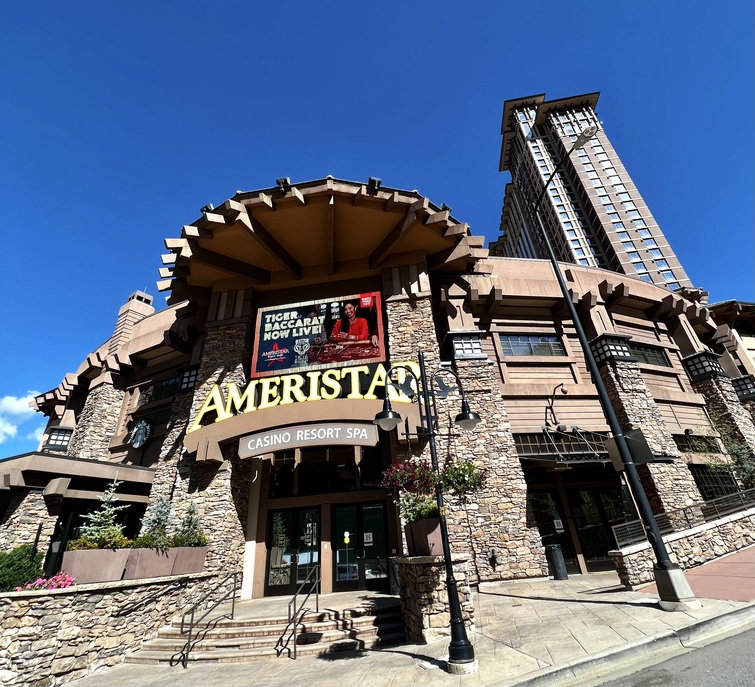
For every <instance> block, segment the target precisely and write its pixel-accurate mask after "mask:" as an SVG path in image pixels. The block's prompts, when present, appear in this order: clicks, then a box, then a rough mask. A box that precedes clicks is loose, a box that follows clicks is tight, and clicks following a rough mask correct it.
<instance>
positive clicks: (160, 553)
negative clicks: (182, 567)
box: [123, 549, 177, 580]
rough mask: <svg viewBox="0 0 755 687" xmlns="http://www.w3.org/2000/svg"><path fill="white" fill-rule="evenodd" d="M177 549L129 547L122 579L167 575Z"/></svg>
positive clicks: (169, 572)
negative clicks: (129, 550)
mask: <svg viewBox="0 0 755 687" xmlns="http://www.w3.org/2000/svg"><path fill="white" fill-rule="evenodd" d="M176 551H177V549H131V552H130V553H129V556H128V561H127V563H126V571H125V574H124V576H123V579H124V580H144V579H146V578H149V577H167V576H168V575H170V574H171V573H172V572H173V564H174V563H175V562H176Z"/></svg>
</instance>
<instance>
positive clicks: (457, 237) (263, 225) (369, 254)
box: [157, 177, 487, 303]
mask: <svg viewBox="0 0 755 687" xmlns="http://www.w3.org/2000/svg"><path fill="white" fill-rule="evenodd" d="M165 245H166V247H167V249H168V251H169V252H168V253H167V254H165V255H163V256H162V262H163V265H164V266H163V267H162V268H161V269H160V276H161V277H162V280H161V281H159V282H158V283H157V287H158V290H160V291H170V296H169V298H168V303H176V302H180V301H185V300H189V301H196V302H206V301H208V300H209V298H210V295H211V294H212V291H213V290H217V291H225V290H231V289H244V288H249V287H253V288H255V289H256V290H259V291H265V290H273V289H280V288H290V287H293V286H308V285H310V284H316V283H320V282H323V281H330V280H334V279H338V280H342V279H352V278H358V277H365V276H372V275H380V274H381V273H382V271H383V270H384V269H385V268H388V267H394V266H399V265H403V264H417V263H418V262H420V261H422V260H424V261H425V263H426V265H427V270H428V271H429V272H433V271H442V272H465V271H468V270H469V269H471V267H472V266H473V264H474V263H475V262H476V261H477V260H480V259H483V258H485V257H486V256H487V250H486V249H484V248H483V245H484V238H483V237H482V236H472V234H471V232H470V229H469V226H468V225H467V224H464V223H462V222H458V221H457V220H456V219H454V218H453V217H452V216H451V213H450V210H449V209H448V208H445V206H441V207H439V206H437V205H435V204H433V203H432V202H430V201H429V200H428V199H427V198H425V197H424V196H422V195H421V194H419V193H418V192H417V191H402V190H399V189H393V188H385V187H375V185H372V186H368V185H366V184H361V183H358V182H351V181H343V180H338V179H334V178H332V177H327V178H325V179H320V180H317V181H311V182H306V183H302V184H297V185H292V186H286V187H281V188H268V189H263V190H260V191H249V192H237V193H236V195H234V196H233V197H232V198H230V199H228V200H226V201H225V202H224V203H223V204H222V205H220V207H217V208H213V207H212V206H205V207H204V208H202V216H201V217H200V218H199V219H198V220H196V221H195V222H193V223H192V224H190V225H186V226H184V227H183V228H182V230H181V235H180V237H178V238H169V239H166V240H165Z"/></svg>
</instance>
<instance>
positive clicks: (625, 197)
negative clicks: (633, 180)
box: [619, 192, 631, 200]
mask: <svg viewBox="0 0 755 687" xmlns="http://www.w3.org/2000/svg"><path fill="white" fill-rule="evenodd" d="M630 199H631V196H630V195H629V194H628V193H626V192H624V193H619V200H630Z"/></svg>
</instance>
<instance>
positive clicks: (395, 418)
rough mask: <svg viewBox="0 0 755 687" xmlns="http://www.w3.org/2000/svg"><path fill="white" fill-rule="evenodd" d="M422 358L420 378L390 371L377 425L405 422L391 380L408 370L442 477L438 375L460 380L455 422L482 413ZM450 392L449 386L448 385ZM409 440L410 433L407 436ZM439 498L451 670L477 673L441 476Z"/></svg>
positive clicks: (467, 423)
mask: <svg viewBox="0 0 755 687" xmlns="http://www.w3.org/2000/svg"><path fill="white" fill-rule="evenodd" d="M417 356H418V358H419V371H420V376H419V379H417V376H416V374H415V373H414V371H413V370H412V369H411V368H409V367H408V366H406V365H400V364H399V365H394V366H392V367H391V368H390V369H389V370H388V373H387V374H386V387H385V392H386V393H385V401H384V402H383V410H382V411H381V412H380V413H378V414H377V415H376V416H375V424H376V425H378V427H380V428H381V429H384V430H385V431H386V432H390V431H391V430H393V429H395V428H396V427H397V426H398V424H399V423H400V422H401V415H400V414H399V413H397V412H395V411H394V410H392V409H391V403H390V401H389V400H388V385H389V384H390V383H391V373H392V372H393V371H394V370H399V369H401V370H404V371H405V372H406V374H407V375H409V376H410V377H411V378H412V379H413V380H414V382H415V384H416V385H417V391H418V393H419V394H420V396H421V402H420V403H419V411H420V413H419V415H420V422H421V423H422V429H423V430H424V432H425V433H426V434H427V439H428V443H429V444H430V460H431V462H432V466H433V470H435V473H436V474H437V475H438V477H440V472H439V469H438V453H437V449H436V447H435V435H436V433H437V429H436V427H437V422H438V417H437V415H436V414H435V413H434V411H433V410H432V408H433V407H434V406H433V405H431V404H430V395H431V393H432V396H433V399H434V398H435V391H434V388H433V387H432V385H433V383H435V381H436V377H437V376H438V375H439V374H440V373H442V372H449V373H450V374H452V375H453V376H454V378H455V379H456V382H457V384H458V385H459V393H460V394H461V412H460V413H459V414H458V415H457V416H456V419H455V423H456V424H457V425H458V426H459V427H461V429H464V430H469V429H473V428H474V427H475V426H476V425H477V423H478V422H480V416H479V415H478V414H477V413H473V412H470V410H469V404H468V403H467V399H466V398H465V397H464V389H463V387H462V385H461V380H460V379H459V376H458V375H457V374H456V373H455V372H454V371H453V370H451V369H449V368H442V369H440V370H438V371H437V372H434V373H433V374H432V375H431V376H430V378H429V380H428V376H427V372H426V371H425V356H424V354H423V353H422V351H419V352H418V354H417ZM444 390H445V391H448V389H447V387H444ZM407 440H408V436H407ZM435 498H436V500H437V502H438V513H439V519H440V536H441V541H442V543H443V559H444V563H445V568H446V591H447V593H448V606H449V609H450V614H451V643H450V644H449V646H448V664H447V669H448V672H449V673H451V674H453V675H471V674H473V673H476V672H477V661H476V660H475V654H474V647H473V646H472V644H471V643H470V641H469V639H468V637H467V631H466V628H465V627H464V620H463V619H462V616H461V604H460V603H459V590H458V589H457V588H456V578H455V577H454V572H453V563H452V561H451V546H450V544H449V541H448V526H447V525H446V508H445V505H444V502H443V487H442V485H441V484H440V479H438V481H437V484H436V487H435Z"/></svg>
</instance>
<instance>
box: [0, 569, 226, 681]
mask: <svg viewBox="0 0 755 687" xmlns="http://www.w3.org/2000/svg"><path fill="white" fill-rule="evenodd" d="M217 584H218V580H217V576H216V575H212V574H207V573H200V574H198V575H193V576H190V577H182V578H155V579H153V580H150V581H149V582H109V583H103V584H91V585H81V586H75V587H71V588H69V589H58V590H49V591H37V592H11V593H6V594H2V595H0V627H2V633H1V634H0V684H3V685H5V684H9V685H10V684H13V685H29V686H30V687H54V686H55V685H61V684H63V683H65V682H69V681H71V680H75V679H77V678H81V677H84V676H85V675H87V674H88V673H90V672H93V671H96V670H99V669H102V668H106V667H110V666H114V665H117V664H119V663H122V662H123V658H124V656H125V655H126V654H127V653H129V652H133V651H137V650H138V649H139V648H140V647H141V645H142V642H144V641H145V640H148V639H151V638H152V637H154V636H155V634H156V633H157V630H158V629H159V628H160V627H162V626H163V625H165V624H166V623H167V622H168V621H169V620H170V619H171V618H172V617H173V616H174V615H176V614H177V613H182V612H184V611H185V610H186V609H187V607H189V606H190V605H192V604H195V603H200V602H204V601H211V600H212V599H213V597H214V595H216V594H217V595H218V596H219V595H220V594H221V593H222V592H223V591H225V590H218V589H217Z"/></svg>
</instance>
